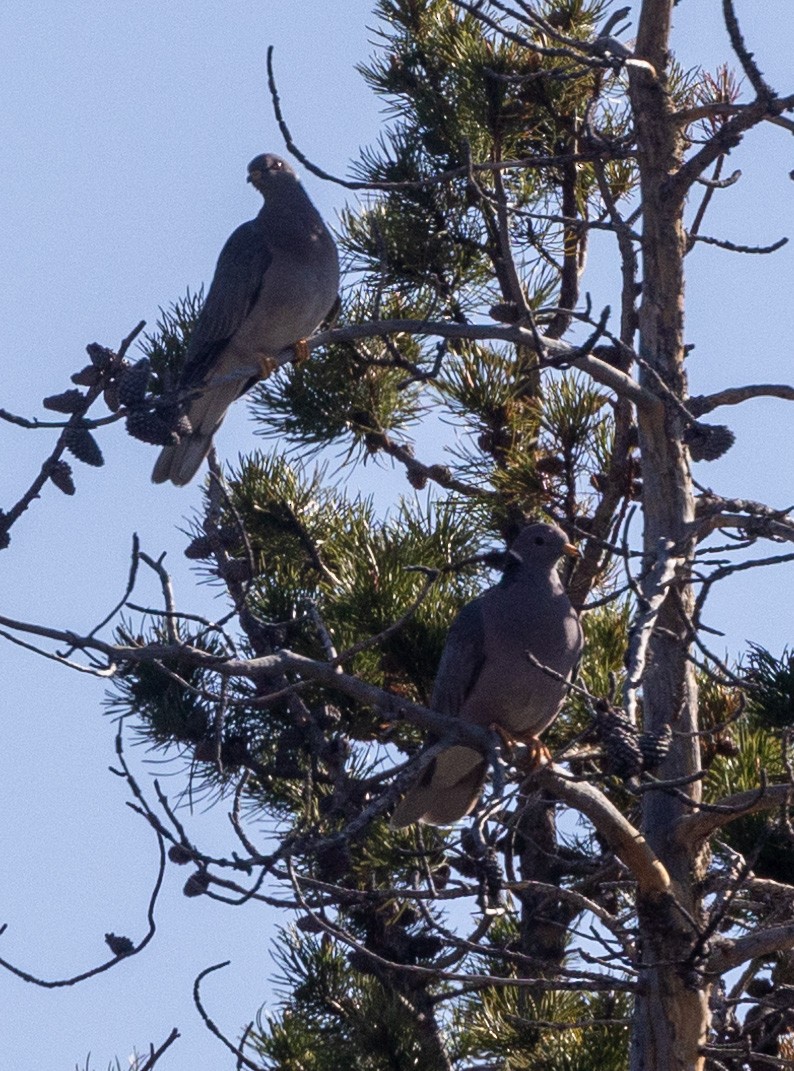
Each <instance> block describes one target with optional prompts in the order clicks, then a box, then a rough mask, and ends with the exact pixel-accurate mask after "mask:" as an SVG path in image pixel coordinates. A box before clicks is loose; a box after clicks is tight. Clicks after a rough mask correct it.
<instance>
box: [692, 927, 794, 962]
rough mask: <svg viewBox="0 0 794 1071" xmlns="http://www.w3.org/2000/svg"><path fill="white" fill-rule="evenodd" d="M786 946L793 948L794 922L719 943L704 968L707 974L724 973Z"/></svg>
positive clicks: (780, 950) (781, 949)
mask: <svg viewBox="0 0 794 1071" xmlns="http://www.w3.org/2000/svg"><path fill="white" fill-rule="evenodd" d="M786 948H794V922H789V923H786V924H785V925H783V926H769V927H768V928H767V929H764V930H756V931H755V933H748V934H747V935H746V936H745V937H738V938H737V939H736V940H735V941H728V942H726V943H724V944H721V945H719V947H718V948H717V949H716V950H715V951H714V952H712V954H711V955H710V956H709V958H708V960H707V962H706V967H705V970H706V973H707V974H724V973H725V972H726V971H730V970H733V968H734V967H739V966H740V965H741V964H742V963H746V962H747V960H749V959H758V958H760V957H761V956H769V955H771V954H772V953H773V952H782V951H783V949H786Z"/></svg>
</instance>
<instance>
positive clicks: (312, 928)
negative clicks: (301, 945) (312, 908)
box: [295, 915, 323, 933]
mask: <svg viewBox="0 0 794 1071" xmlns="http://www.w3.org/2000/svg"><path fill="white" fill-rule="evenodd" d="M295 926H296V928H297V929H299V930H300V931H301V933H322V932H323V927H322V924H321V923H320V922H319V921H318V920H317V919H316V918H315V917H314V916H313V915H301V917H300V918H299V919H297V921H296V922H295Z"/></svg>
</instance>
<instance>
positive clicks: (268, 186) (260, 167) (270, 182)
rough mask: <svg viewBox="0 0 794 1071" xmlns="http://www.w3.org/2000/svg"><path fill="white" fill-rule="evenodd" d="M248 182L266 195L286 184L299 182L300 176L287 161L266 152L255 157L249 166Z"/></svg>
mask: <svg viewBox="0 0 794 1071" xmlns="http://www.w3.org/2000/svg"><path fill="white" fill-rule="evenodd" d="M248 181H249V182H250V183H251V185H252V186H254V188H255V189H257V190H259V192H260V193H261V194H265V195H266V194H267V193H269V192H271V191H273V190H276V189H278V188H279V187H282V186H283V185H285V184H289V183H293V182H297V181H298V176H297V175H296V174H295V172H294V171H293V170H292V168H291V167H290V166H289V164H288V163H287V161H286V160H282V159H281V157H280V156H274V155H273V153H270V152H266V153H263V154H262V155H261V156H255V157H254V158H253V160H252V161H251V163H250V164H249V165H248Z"/></svg>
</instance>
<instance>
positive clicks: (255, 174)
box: [245, 171, 262, 185]
mask: <svg viewBox="0 0 794 1071" xmlns="http://www.w3.org/2000/svg"><path fill="white" fill-rule="evenodd" d="M261 178H262V172H261V171H249V172H248V178H247V179H246V180H245V181H246V182H252V183H253V184H254V185H256V184H257V182H259V180H260V179H261Z"/></svg>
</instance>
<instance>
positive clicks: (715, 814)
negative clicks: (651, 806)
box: [672, 785, 794, 844]
mask: <svg viewBox="0 0 794 1071" xmlns="http://www.w3.org/2000/svg"><path fill="white" fill-rule="evenodd" d="M792 799H794V789H793V788H792V786H791V785H766V786H761V787H760V788H758V789H751V790H749V791H747V792H737V793H736V794H735V795H733V796H725V797H723V799H721V800H718V801H717V803H716V804H712V806H711V808H710V809H709V810H708V811H707V812H706V811H699V812H698V813H697V814H689V815H684V816H683V817H682V818H679V819H678V822H677V823H676V827H675V830H674V831H673V834H672V836H673V838H674V839H675V840H676V841H677V842H678V843H679V844H693V843H694V844H700V843H702V842H703V841H705V840H706V839H707V838H708V837H710V836H711V835H712V834H713V833H716V832H717V830H719V829H722V828H723V827H724V826H727V825H729V824H730V823H731V822H733V821H735V820H736V819H737V818H744V816H745V815H748V814H757V813H758V812H759V811H772V810H775V808H777V807H780V806H783V805H787V804H789V803H791V801H792ZM717 808H719V809H717Z"/></svg>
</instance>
